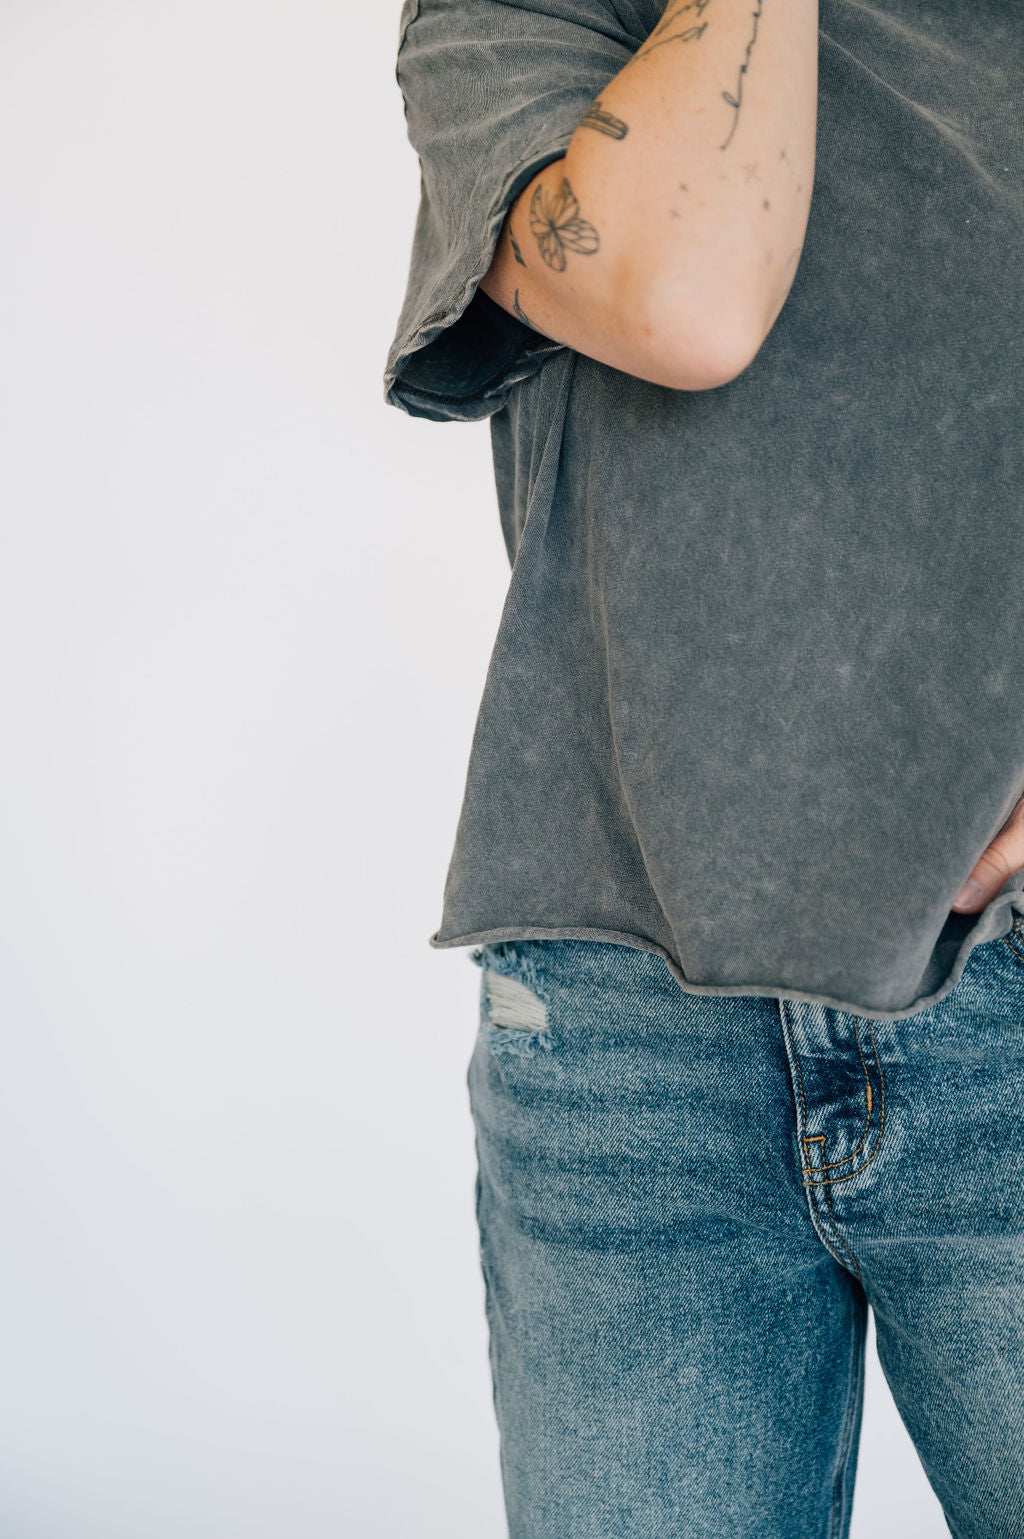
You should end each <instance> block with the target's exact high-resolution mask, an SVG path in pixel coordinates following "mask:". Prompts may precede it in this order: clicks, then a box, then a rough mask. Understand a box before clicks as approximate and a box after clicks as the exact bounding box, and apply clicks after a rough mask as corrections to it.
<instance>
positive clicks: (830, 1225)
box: [803, 1133, 861, 1282]
mask: <svg viewBox="0 0 1024 1539" xmlns="http://www.w3.org/2000/svg"><path fill="white" fill-rule="evenodd" d="M824 1143H825V1135H824V1133H816V1134H815V1136H814V1137H813V1138H805V1139H804V1140H803V1144H804V1153H805V1154H806V1153H807V1145H808V1144H821V1145H822V1146H823V1147H822V1151H821V1156H822V1159H824V1157H825V1149H824ZM824 1168H825V1167H824V1166H822V1169H824ZM831 1184H832V1183H831V1181H808V1182H807V1186H808V1187H810V1188H813V1187H816V1186H823V1187H824V1188H825V1197H826V1199H827V1201H828V1208H829V1218H828V1220H826V1218H825V1217H824V1216H823V1215H822V1213H821V1209H820V1205H819V1199H818V1198H817V1197H815V1198H814V1201H813V1206H814V1209H815V1211H816V1212H817V1215H818V1220H819V1222H820V1223H821V1225H822V1228H823V1229H824V1230H825V1232H826V1234H828V1231H829V1229H831V1231H832V1233H831V1238H832V1239H833V1240H834V1242H835V1243H836V1244H837V1245H838V1246H839V1247H840V1249H841V1250H845V1252H846V1254H847V1255H848V1256H849V1258H850V1260H851V1261H852V1262H853V1270H854V1271H855V1272H856V1274H857V1281H858V1282H860V1281H861V1275H860V1268H859V1267H858V1265H857V1258H856V1256H855V1255H854V1254H853V1251H852V1250H851V1249H850V1247H849V1246H848V1245H847V1244H846V1242H845V1240H844V1239H843V1237H842V1235H841V1234H840V1233H839V1226H838V1224H837V1223H836V1213H835V1209H834V1208H833V1206H832V1193H831V1192H830V1191H829V1187H830V1186H831ZM833 1254H835V1253H834V1252H833ZM841 1259H842V1258H841V1257H839V1256H836V1260H837V1261H841Z"/></svg>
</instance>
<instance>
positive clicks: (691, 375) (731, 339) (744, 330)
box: [633, 282, 765, 390]
mask: <svg viewBox="0 0 1024 1539" xmlns="http://www.w3.org/2000/svg"><path fill="white" fill-rule="evenodd" d="M633 308H634V324H635V326H636V334H637V336H638V337H639V338H640V339H641V344H642V347H643V351H644V355H645V361H646V365H647V367H646V370H645V377H646V378H648V379H649V380H650V382H651V383H652V384H656V385H665V386H667V387H668V388H669V389H670V390H717V389H719V388H720V387H721V386H722V385H727V384H729V383H730V382H731V381H732V380H734V379H736V378H737V377H738V376H739V375H740V374H742V373H743V372H744V370H745V369H747V368H749V367H750V365H751V363H753V361H754V359H755V358H756V357H757V354H758V353H759V351H760V349H761V345H762V343H763V342H764V339H765V330H764V327H763V324H762V322H761V317H760V316H759V315H758V314H757V307H756V305H754V304H752V303H747V304H744V303H741V302H740V300H738V299H736V298H731V299H730V302H728V303H719V304H712V303H708V304H706V305H705V306H703V307H701V306H695V305H693V303H692V301H691V302H685V303H684V302H683V301H682V300H681V299H680V295H679V285H678V283H675V284H672V283H658V282H648V283H646V284H644V285H643V286H642V287H641V288H640V290H639V297H638V299H637V301H636V303H635V305H634V307H633Z"/></svg>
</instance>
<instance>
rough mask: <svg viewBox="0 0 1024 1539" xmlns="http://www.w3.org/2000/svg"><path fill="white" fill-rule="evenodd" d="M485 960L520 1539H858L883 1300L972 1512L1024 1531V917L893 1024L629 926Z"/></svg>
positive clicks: (506, 1404)
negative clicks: (735, 981)
mask: <svg viewBox="0 0 1024 1539" xmlns="http://www.w3.org/2000/svg"><path fill="white" fill-rule="evenodd" d="M472 958H473V960H474V961H475V962H477V963H478V964H479V965H480V966H481V968H482V975H481V995H480V1024H479V1032H478V1035H477V1038H476V1042H475V1045H474V1048H473V1052H472V1056H471V1059H470V1062H469V1069H468V1074H467V1085H468V1090H469V1100H470V1105H471V1109H472V1117H473V1123H474V1127H475V1135H476V1150H477V1157H478V1176H477V1183H476V1203H477V1216H478V1222H479V1235H480V1258H481V1264H482V1269H483V1280H484V1287H485V1307H486V1315H487V1321H488V1326H489V1342H490V1363H491V1371H492V1377H493V1385H494V1407H495V1411H496V1416H497V1422H498V1430H499V1433H500V1467H501V1476H502V1480H503V1484H504V1495H505V1504H506V1509H507V1514H508V1522H509V1535H510V1539H612V1536H614V1539H683V1536H685V1539H739V1536H751V1539H753V1536H756V1539H841V1536H844V1535H845V1534H846V1533H847V1531H848V1525H849V1519H850V1511H851V1502H852V1499H853V1489H854V1476H855V1469H856V1463H857V1447H858V1436H859V1431H860V1424H861V1404H862V1385H863V1366H864V1343H865V1329H866V1322H867V1307H868V1305H870V1306H871V1308H872V1309H873V1311H874V1318H875V1326H876V1341H877V1350H878V1355H879V1359H880V1361H881V1365H882V1368H883V1370H884V1373H885V1376H886V1378H887V1380H888V1382H889V1385H890V1387H891V1389H892V1392H893V1396H894V1398H895V1401H896V1404H897V1406H898V1408H899V1412H900V1414H901V1416H902V1418H903V1420H904V1422H905V1424H906V1426H907V1429H908V1431H909V1433H910V1436H911V1437H912V1439H913V1441H914V1443H915V1445H916V1448H917V1451H918V1453H919V1455H920V1458H921V1461H922V1464H923V1466H924V1470H925V1472H926V1474H927V1477H928V1479H929V1481H930V1482H931V1485H932V1487H933V1489H934V1491H935V1493H936V1495H937V1497H938V1499H939V1501H940V1502H941V1504H942V1507H943V1509H944V1512H945V1515H946V1518H947V1521H948V1524H949V1528H950V1531H951V1533H952V1534H953V1535H954V1536H955V1539H1022V1536H1024V1123H1022V1118H1021V1106H1022V1105H1024V1029H1022V1023H1024V918H1021V917H1018V919H1017V920H1016V924H1015V928H1014V929H1013V930H1012V931H1010V932H1009V933H1008V934H1007V935H1006V936H1004V937H1001V938H998V939H996V940H993V941H990V942H988V943H986V944H982V945H978V946H976V947H975V948H974V950H973V951H972V953H971V956H970V958H969V960H968V962H967V966H966V967H965V969H964V972H963V975H962V977H961V979H960V981H959V983H958V984H957V987H956V988H955V989H954V990H952V991H951V992H949V993H948V994H947V995H946V997H945V998H944V999H943V1001H942V1002H941V1003H940V1004H937V1005H932V1006H930V1007H928V1008H926V1009H924V1010H922V1011H920V1012H918V1013H917V1014H916V1015H914V1016H912V1017H909V1018H904V1019H901V1020H894V1021H875V1022H873V1021H872V1020H870V1019H869V1018H867V1017H864V1016H858V1015H851V1014H846V1013H844V1012H841V1011H836V1010H832V1009H830V1008H828V1007H826V1006H820V1005H812V1004H807V1003H800V1002H793V1001H788V1000H779V999H765V998H760V997H757V996H749V997H747V998H729V999H712V998H707V997H704V996H699V995H693V994H687V993H685V992H683V991H681V990H680V989H679V988H678V987H677V985H676V983H675V980H674V979H673V978H672V976H671V974H670V972H669V971H668V969H667V968H666V966H665V965H664V962H663V960H662V959H661V958H658V957H656V956H654V955H652V954H651V953H650V952H648V951H645V950H642V949H639V948H631V947H627V946H621V945H612V944H606V943H599V942H594V941H587V940H533V941H529V940H527V941H507V942H498V943H494V944H491V945H487V946H484V947H481V948H479V949H477V950H476V951H474V952H473V953H472ZM509 980H511V981H512V984H513V988H514V989H515V990H516V992H517V993H518V994H519V995H520V996H521V997H522V999H523V1000H524V1001H525V1000H527V999H529V998H532V999H533V1000H534V1001H535V1002H536V1004H537V1007H538V1008H539V1010H540V1012H541V1017H538V1014H537V1009H531V1010H530V1011H524V1013H523V1018H522V1019H521V1020H520V1021H519V1022H518V1023H517V1020H516V1015H515V1008H514V1000H513V1001H510V1000H509V999H508V998H507V988H506V985H507V984H508V982H509ZM495 1001H497V1005H496V1004H495V1003H494V1002H495ZM499 1006H500V1008H499Z"/></svg>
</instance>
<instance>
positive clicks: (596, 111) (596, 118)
mask: <svg viewBox="0 0 1024 1539" xmlns="http://www.w3.org/2000/svg"><path fill="white" fill-rule="evenodd" d="M580 127H581V128H596V129H597V131H598V132H599V133H602V134H608V135H609V136H610V137H611V138H612V139H625V137H626V135H627V134H628V133H629V128H628V126H627V125H626V124H625V123H624V122H623V121H622V119H621V118H617V117H616V116H615V115H614V113H611V112H606V111H605V109H604V108H603V107H602V106H601V102H600V99H598V100H597V101H596V102H593V103H592V104H591V105H590V106H589V107H588V108H587V110H586V112H585V113H584V114H583V116H582V118H581V119H580Z"/></svg>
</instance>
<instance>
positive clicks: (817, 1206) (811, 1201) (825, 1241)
mask: <svg viewBox="0 0 1024 1539" xmlns="http://www.w3.org/2000/svg"><path fill="white" fill-rule="evenodd" d="M779 1015H780V1016H781V1018H782V1035H783V1040H784V1042H785V1044H786V1048H787V1053H788V1054H789V1055H790V1062H791V1065H792V1067H793V1068H795V1070H796V1088H797V1091H798V1093H799V1097H800V1104H799V1107H798V1108H797V1113H796V1120H797V1138H798V1141H799V1145H800V1148H801V1149H802V1150H803V1157H804V1159H806V1160H808V1161H809V1160H810V1155H809V1153H808V1149H807V1145H808V1144H809V1143H820V1144H824V1142H825V1135H824V1133H818V1134H815V1135H814V1136H812V1137H809V1136H808V1134H807V1101H806V1098H805V1096H804V1082H803V1073H802V1070H801V1068H800V1054H799V1053H798V1052H797V1050H796V1039H795V1037H794V1035H793V1030H792V1022H791V1021H790V1017H789V1010H788V1008H787V1002H786V1000H785V999H780V1000H779ZM803 1169H804V1167H803V1165H802V1164H801V1175H802V1174H803ZM803 1185H804V1189H805V1191H806V1194H807V1195H806V1202H807V1211H808V1214H809V1216H810V1220H811V1226H812V1228H813V1229H814V1232H815V1234H816V1235H817V1236H818V1239H819V1240H820V1241H821V1243H822V1245H824V1247H825V1249H826V1250H827V1251H828V1253H829V1255H830V1256H831V1257H832V1259H833V1261H835V1262H837V1263H838V1264H839V1265H840V1266H841V1267H842V1268H843V1270H844V1271H848V1270H849V1269H848V1267H847V1265H846V1262H845V1261H844V1259H843V1257H842V1255H841V1254H840V1253H839V1251H837V1250H836V1249H835V1248H834V1245H833V1244H832V1243H831V1240H832V1236H831V1235H830V1234H829V1229H830V1227H831V1228H832V1229H833V1230H835V1223H834V1216H833V1221H832V1224H831V1226H830V1224H829V1220H828V1216H827V1214H824V1213H823V1212H822V1209H821V1198H820V1197H818V1196H817V1189H818V1188H819V1187H820V1186H822V1185H824V1186H825V1187H826V1190H827V1183H825V1182H813V1181H804V1183H803ZM812 1193H813V1194H814V1195H812ZM835 1239H836V1241H838V1243H839V1245H840V1246H842V1244H843V1241H842V1237H841V1236H840V1235H839V1233H838V1231H835ZM847 1254H848V1255H849V1256H850V1260H851V1261H852V1262H853V1266H854V1270H855V1271H856V1270H857V1261H856V1257H854V1255H853V1254H852V1252H850V1251H849V1250H848V1251H847ZM857 1275H858V1277H859V1276H860V1273H859V1272H857Z"/></svg>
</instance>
